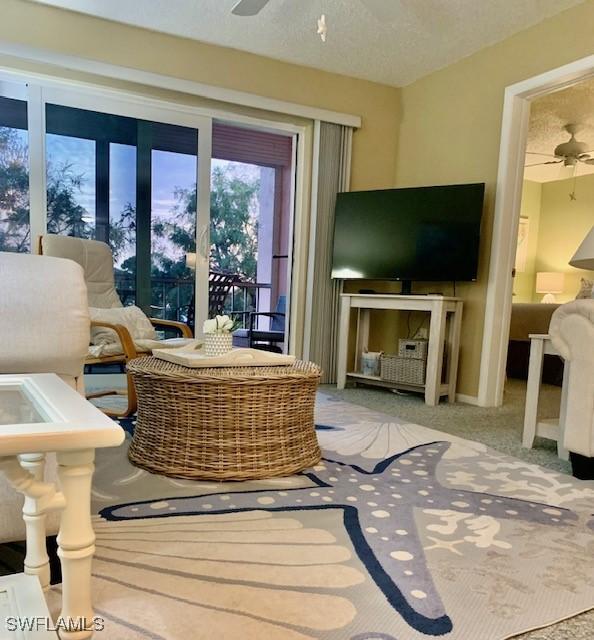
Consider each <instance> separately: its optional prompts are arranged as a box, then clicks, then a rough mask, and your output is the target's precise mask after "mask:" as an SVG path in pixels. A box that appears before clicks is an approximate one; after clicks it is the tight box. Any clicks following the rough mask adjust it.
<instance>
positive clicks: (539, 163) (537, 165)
mask: <svg viewBox="0 0 594 640" xmlns="http://www.w3.org/2000/svg"><path fill="white" fill-rule="evenodd" d="M560 162H563V160H549V161H548V162H537V163H536V164H525V165H524V167H525V168H526V169H527V168H528V167H542V166H543V165H545V164H559V163H560Z"/></svg>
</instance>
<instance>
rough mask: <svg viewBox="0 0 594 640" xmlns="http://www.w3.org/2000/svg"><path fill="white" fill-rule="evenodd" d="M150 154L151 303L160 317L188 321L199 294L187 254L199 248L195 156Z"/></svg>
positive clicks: (170, 152) (174, 153)
mask: <svg viewBox="0 0 594 640" xmlns="http://www.w3.org/2000/svg"><path fill="white" fill-rule="evenodd" d="M180 129H181V128H180ZM187 137H190V136H187ZM193 139H194V140H195V133H194V135H193ZM190 142H192V138H191V139H190ZM193 148H194V149H195V148H196V147H195V143H194V146H193ZM151 155H152V158H151V165H152V180H151V183H152V202H151V208H152V212H151V290H152V300H151V303H152V305H153V309H154V313H155V314H157V315H158V316H159V317H161V318H167V319H174V320H184V321H186V320H187V310H188V305H189V304H190V302H191V301H192V299H193V296H194V274H193V272H192V270H191V269H190V268H189V267H188V266H187V265H186V254H187V253H193V252H195V247H196V242H195V238H196V155H195V153H194V155H190V154H188V153H176V152H173V151H158V150H153V152H152V154H151Z"/></svg>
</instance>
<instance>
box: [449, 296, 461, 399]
mask: <svg viewBox="0 0 594 640" xmlns="http://www.w3.org/2000/svg"><path fill="white" fill-rule="evenodd" d="M461 331H462V302H457V303H456V310H455V311H454V313H453V314H452V317H451V318H450V329H449V332H448V335H449V339H448V343H449V344H448V375H447V381H448V402H456V382H457V380H458V360H459V358H460V333H461Z"/></svg>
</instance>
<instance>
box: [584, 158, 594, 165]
mask: <svg viewBox="0 0 594 640" xmlns="http://www.w3.org/2000/svg"><path fill="white" fill-rule="evenodd" d="M582 162H583V163H584V164H594V158H588V159H587V160H582Z"/></svg>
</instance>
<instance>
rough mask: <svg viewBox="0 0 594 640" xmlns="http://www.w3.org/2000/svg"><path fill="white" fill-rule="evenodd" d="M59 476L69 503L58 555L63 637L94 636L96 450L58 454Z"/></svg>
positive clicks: (74, 639) (66, 639) (82, 639)
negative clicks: (93, 495)
mask: <svg viewBox="0 0 594 640" xmlns="http://www.w3.org/2000/svg"><path fill="white" fill-rule="evenodd" d="M57 455H58V477H59V479H60V485H61V488H62V493H63V494H64V498H65V500H66V506H65V508H64V511H63V512H62V519H61V521H60V532H59V534H58V546H59V548H58V556H59V557H60V562H61V565H62V611H61V613H60V617H61V619H62V620H63V621H64V625H68V626H69V629H68V630H66V631H61V632H60V638H61V639H62V640H86V639H87V638H90V637H91V636H92V635H93V631H92V629H91V626H92V624H93V607H92V603H91V563H92V559H93V554H94V553H95V532H94V531H93V526H92V523H91V479H92V476H93V471H94V468H95V467H94V464H93V460H94V457H95V452H94V450H92V449H88V450H84V451H69V452H61V453H58V454H57Z"/></svg>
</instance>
